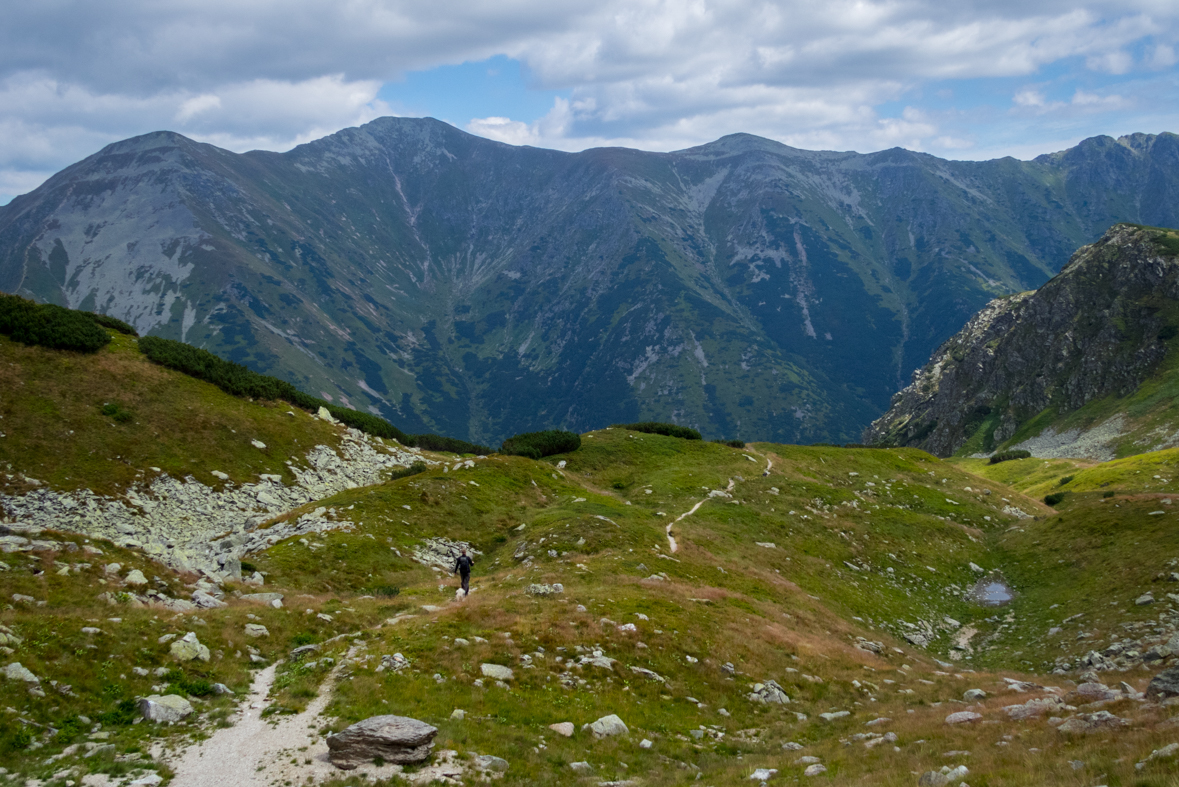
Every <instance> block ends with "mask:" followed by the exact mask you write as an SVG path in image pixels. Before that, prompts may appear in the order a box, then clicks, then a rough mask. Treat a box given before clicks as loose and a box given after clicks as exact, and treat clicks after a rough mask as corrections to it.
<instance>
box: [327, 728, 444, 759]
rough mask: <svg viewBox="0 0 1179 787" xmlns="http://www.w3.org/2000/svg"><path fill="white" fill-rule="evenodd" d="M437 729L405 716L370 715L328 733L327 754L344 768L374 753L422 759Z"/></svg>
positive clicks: (382, 755)
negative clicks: (337, 731) (335, 731)
mask: <svg viewBox="0 0 1179 787" xmlns="http://www.w3.org/2000/svg"><path fill="white" fill-rule="evenodd" d="M437 732H438V729H437V728H436V727H431V726H430V725H429V724H426V723H425V722H424V721H418V720H417V719H411V718H409V717H407V716H372V717H370V718H367V719H365V720H364V721H358V722H356V723H355V724H353V725H352V726H350V727H348V728H347V729H345V730H344V731H343V732H340V733H338V734H336V735H329V736H328V738H327V745H328V758H329V759H330V760H331V763H332V765H335V766H336V767H337V768H339V769H340V770H345V771H349V770H352V769H354V768H356V767H357V766H358V765H362V764H364V763H367V762H372V761H373V760H374V759H375V758H377V757H380V758H381V759H383V760H384V761H385V762H390V763H397V764H401V765H408V764H411V763H418V762H424V761H425V760H426V759H427V758H429V756H430V750H431V749H432V748H434V743H433V741H434V736H435V735H436V734H437Z"/></svg>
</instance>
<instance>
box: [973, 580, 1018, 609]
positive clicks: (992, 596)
mask: <svg viewBox="0 0 1179 787" xmlns="http://www.w3.org/2000/svg"><path fill="white" fill-rule="evenodd" d="M970 595H971V598H973V599H974V600H975V601H976V602H978V603H979V604H982V605H983V606H984V607H1001V606H1003V605H1004V604H1006V603H1008V602H1009V601H1011V600H1012V599H1013V598H1015V594H1014V593H1013V592H1012V590H1011V588H1010V587H1008V586H1007V583H1006V582H1004V581H1003V580H1002V579H998V578H996V577H987V578H985V579H980V580H979V581H978V583H977V584H976V585H975V586H974V589H973V590H972V591H971V593H970Z"/></svg>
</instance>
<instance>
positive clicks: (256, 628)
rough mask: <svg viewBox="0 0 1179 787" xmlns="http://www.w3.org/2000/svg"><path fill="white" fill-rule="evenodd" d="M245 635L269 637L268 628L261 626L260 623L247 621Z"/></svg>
mask: <svg viewBox="0 0 1179 787" xmlns="http://www.w3.org/2000/svg"><path fill="white" fill-rule="evenodd" d="M246 636H247V637H269V636H270V630H269V629H267V628H266V627H265V626H263V625H262V624H260V623H247V624H246Z"/></svg>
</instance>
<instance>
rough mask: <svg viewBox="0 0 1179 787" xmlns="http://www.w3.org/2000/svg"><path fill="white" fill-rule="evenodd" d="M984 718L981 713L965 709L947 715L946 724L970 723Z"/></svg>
mask: <svg viewBox="0 0 1179 787" xmlns="http://www.w3.org/2000/svg"><path fill="white" fill-rule="evenodd" d="M981 718H982V714H981V713H974V712H972V711H968V710H964V711H958V712H957V713H951V714H950V715H949V716H947V717H946V724H969V723H971V722H975V721H978V720H979V719H981Z"/></svg>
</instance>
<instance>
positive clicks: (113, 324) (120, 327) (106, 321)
mask: <svg viewBox="0 0 1179 787" xmlns="http://www.w3.org/2000/svg"><path fill="white" fill-rule="evenodd" d="M81 313H82V314H85V315H86V316H87V317H89V318H90V319H92V320H94V321H95V322H96V323H98V324H99V325H101V326H102V327H103V328H110V329H111V330H112V331H118V332H119V333H122V334H125V335H127V336H138V335H139V331H137V330H135V327H134V326H132V325H129V324H128V323H125V322H123V321H122V320H120V319H119V318H118V317H111V316H110V315H109V314H99V313H98V312H81Z"/></svg>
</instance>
